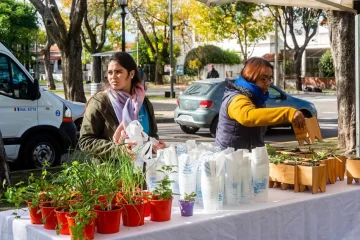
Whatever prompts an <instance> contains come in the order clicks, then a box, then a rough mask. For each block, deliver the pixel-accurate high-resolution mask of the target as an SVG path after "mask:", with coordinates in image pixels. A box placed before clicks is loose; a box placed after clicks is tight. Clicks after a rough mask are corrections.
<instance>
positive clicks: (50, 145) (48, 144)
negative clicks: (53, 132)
mask: <svg viewBox="0 0 360 240" xmlns="http://www.w3.org/2000/svg"><path fill="white" fill-rule="evenodd" d="M23 158H24V159H25V162H26V163H27V166H28V167H33V168H42V167H43V165H44V163H45V161H47V162H48V164H49V166H50V167H51V166H55V165H56V164H58V163H59V162H60V159H61V151H60V147H59V144H58V142H57V141H56V140H55V139H54V138H53V137H52V136H50V135H48V134H41V135H37V136H34V137H32V138H31V140H30V141H29V142H28V143H27V144H26V145H25V148H24V155H23Z"/></svg>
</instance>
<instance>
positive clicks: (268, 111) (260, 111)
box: [228, 95, 296, 127]
mask: <svg viewBox="0 0 360 240" xmlns="http://www.w3.org/2000/svg"><path fill="white" fill-rule="evenodd" d="M295 112H296V109H295V108H291V107H278V108H256V107H255V105H254V104H253V103H252V102H251V100H250V99H249V98H248V97H246V96H243V95H239V96H236V97H235V98H234V99H233V100H232V101H231V102H230V104H229V106H228V114H229V117H230V118H232V119H235V120H236V121H238V122H239V123H241V124H242V125H244V126H245V127H256V126H269V125H275V124H280V123H283V122H286V121H289V122H292V120H293V117H294V114H295Z"/></svg>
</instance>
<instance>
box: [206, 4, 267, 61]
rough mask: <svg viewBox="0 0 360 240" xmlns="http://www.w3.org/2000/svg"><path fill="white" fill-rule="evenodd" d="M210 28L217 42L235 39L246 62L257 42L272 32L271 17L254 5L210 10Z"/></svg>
mask: <svg viewBox="0 0 360 240" xmlns="http://www.w3.org/2000/svg"><path fill="white" fill-rule="evenodd" d="M212 12H213V13H212V14H213V17H211V18H210V23H211V28H210V31H212V32H213V33H214V34H216V36H217V38H218V39H219V40H222V39H236V40H237V41H238V44H239V45H240V48H241V52H242V55H243V56H244V59H245V60H246V59H247V58H248V57H249V56H250V55H251V53H252V48H253V47H254V45H255V44H256V43H257V42H258V41H259V40H264V39H266V37H267V35H268V33H269V32H271V31H272V30H273V22H274V19H273V17H272V16H271V15H270V14H269V13H266V12H265V11H264V10H263V6H262V5H260V4H255V3H245V2H240V1H239V2H235V3H228V4H224V5H221V6H218V7H215V8H213V9H212Z"/></svg>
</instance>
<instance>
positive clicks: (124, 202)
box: [120, 158, 147, 227]
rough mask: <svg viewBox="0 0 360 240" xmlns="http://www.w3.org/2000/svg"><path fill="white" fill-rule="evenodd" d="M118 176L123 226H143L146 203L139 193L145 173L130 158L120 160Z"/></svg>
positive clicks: (140, 192)
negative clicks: (119, 179)
mask: <svg viewBox="0 0 360 240" xmlns="http://www.w3.org/2000/svg"><path fill="white" fill-rule="evenodd" d="M120 174H121V192H122V197H121V202H120V204H121V206H122V207H123V212H122V221H123V225H124V226H127V227H136V226H142V225H144V217H145V203H147V200H146V198H144V195H143V194H142V191H141V190H142V189H143V185H144V182H145V173H144V172H143V169H142V168H141V167H140V166H136V164H134V163H133V161H132V159H131V158H122V159H121V168H120Z"/></svg>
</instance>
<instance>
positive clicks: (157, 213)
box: [149, 198, 172, 222]
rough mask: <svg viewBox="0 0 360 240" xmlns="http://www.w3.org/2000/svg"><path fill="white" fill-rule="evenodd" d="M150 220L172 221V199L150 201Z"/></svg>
mask: <svg viewBox="0 0 360 240" xmlns="http://www.w3.org/2000/svg"><path fill="white" fill-rule="evenodd" d="M149 202H150V214H151V217H150V220H151V221H154V222H165V221H169V220H170V219H171V205H172V198H171V199H166V200H149Z"/></svg>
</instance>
